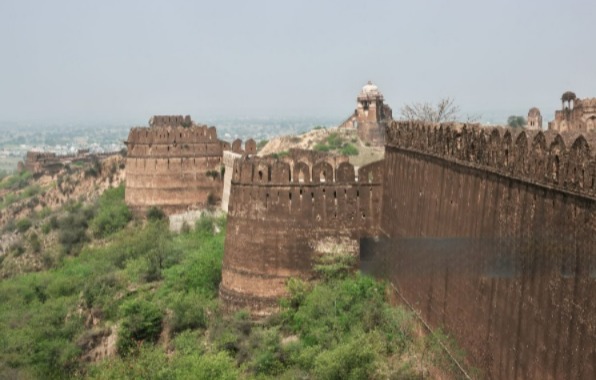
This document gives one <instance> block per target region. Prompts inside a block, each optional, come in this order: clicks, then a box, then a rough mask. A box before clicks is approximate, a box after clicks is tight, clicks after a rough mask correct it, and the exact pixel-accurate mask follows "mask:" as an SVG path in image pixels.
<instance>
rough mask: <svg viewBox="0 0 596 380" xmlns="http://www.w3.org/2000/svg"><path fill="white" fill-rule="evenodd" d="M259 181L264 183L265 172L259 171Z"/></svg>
mask: <svg viewBox="0 0 596 380" xmlns="http://www.w3.org/2000/svg"><path fill="white" fill-rule="evenodd" d="M259 181H261V182H262V181H263V171H262V170H259Z"/></svg>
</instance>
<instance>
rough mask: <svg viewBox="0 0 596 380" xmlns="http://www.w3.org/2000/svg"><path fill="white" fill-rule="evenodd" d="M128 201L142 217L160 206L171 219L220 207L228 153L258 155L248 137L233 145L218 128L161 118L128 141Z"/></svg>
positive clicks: (180, 118)
mask: <svg viewBox="0 0 596 380" xmlns="http://www.w3.org/2000/svg"><path fill="white" fill-rule="evenodd" d="M125 144H126V146H127V148H128V151H127V158H126V193H125V194H126V195H125V199H126V203H127V204H128V205H129V207H130V208H131V209H132V210H133V212H135V213H137V214H142V213H144V212H146V211H147V209H149V208H150V207H157V208H160V209H161V210H163V211H164V212H165V213H166V214H167V215H170V216H171V215H174V214H178V213H183V212H185V211H190V210H195V209H204V208H206V207H211V206H216V205H217V204H218V203H219V202H220V201H221V196H222V193H223V191H222V190H223V186H224V181H223V175H224V162H223V152H224V151H233V152H235V153H238V154H240V155H245V154H249V155H250V154H255V153H256V142H255V141H254V140H253V139H249V140H247V141H246V143H245V144H244V148H243V147H242V140H239V139H238V140H235V141H234V142H233V143H232V144H231V145H230V144H229V143H228V142H226V141H222V140H219V139H218V137H217V130H216V128H215V127H208V126H206V125H201V124H197V123H195V122H193V121H192V119H191V117H190V116H188V115H186V116H182V115H156V116H153V117H151V119H150V120H149V127H135V128H132V129H131V130H130V132H129V135H128V139H127V141H126V142H125Z"/></svg>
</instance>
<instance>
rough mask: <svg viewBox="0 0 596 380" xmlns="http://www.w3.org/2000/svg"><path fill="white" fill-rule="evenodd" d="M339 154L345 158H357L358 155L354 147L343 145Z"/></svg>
mask: <svg viewBox="0 0 596 380" xmlns="http://www.w3.org/2000/svg"><path fill="white" fill-rule="evenodd" d="M340 152H341V154H343V155H345V156H357V155H358V153H359V152H358V148H356V147H355V146H354V145H352V144H346V145H344V146H343V147H342V148H341V150H340Z"/></svg>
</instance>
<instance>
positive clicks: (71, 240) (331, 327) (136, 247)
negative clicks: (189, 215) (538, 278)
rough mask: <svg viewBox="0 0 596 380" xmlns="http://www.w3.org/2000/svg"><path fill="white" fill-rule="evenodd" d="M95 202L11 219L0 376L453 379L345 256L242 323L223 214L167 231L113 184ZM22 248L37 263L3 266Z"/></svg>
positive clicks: (400, 312) (412, 323)
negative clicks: (232, 302) (226, 267)
mask: <svg viewBox="0 0 596 380" xmlns="http://www.w3.org/2000/svg"><path fill="white" fill-rule="evenodd" d="M98 193H99V191H98ZM92 198H93V197H90V199H81V200H78V199H68V200H67V201H66V203H65V204H64V205H63V206H57V207H55V208H54V209H51V210H49V211H44V212H43V213H39V214H38V215H37V216H36V217H35V218H33V216H30V218H31V219H32V222H31V224H30V225H29V227H27V228H25V227H26V226H23V223H17V226H18V227H17V230H16V232H15V233H16V234H18V235H19V236H20V237H21V242H22V244H23V250H24V251H23V252H20V253H19V251H14V250H11V251H8V252H7V253H5V254H4V255H3V256H2V257H3V258H4V260H3V261H1V262H0V270H2V271H4V274H5V278H4V279H3V280H0V302H1V304H2V306H3V307H2V308H1V309H0V342H2V344H1V345H0V378H15V379H31V378H40V379H52V378H55V379H64V378H90V379H115V378H117V379H139V378H143V379H185V378H188V379H190V378H192V379H203V378H204V379H218V378H221V379H236V378H247V379H248V378H259V379H268V378H272V379H273V378H275V379H277V378H287V379H290V378H305V379H310V378H317V379H319V378H320V379H333V378H358V379H359V378H422V377H423V376H424V377H426V376H428V375H429V374H430V375H431V376H433V377H435V378H437V377H444V376H446V377H444V378H449V377H450V376H451V375H449V373H450V370H451V366H450V365H449V362H448V361H447V360H446V357H445V356H444V354H443V353H442V351H441V350H440V348H439V345H438V344H437V341H436V339H435V335H434V334H431V335H428V336H427V335H425V334H424V333H423V332H424V330H423V329H422V327H421V326H420V325H419V324H418V322H417V320H416V319H415V318H414V316H413V315H412V314H410V313H409V312H407V311H405V310H404V309H403V308H401V307H393V306H391V304H390V303H389V300H390V299H391V298H392V296H391V291H390V289H389V288H387V287H386V285H385V284H384V283H380V282H377V281H375V280H373V279H372V278H369V277H366V276H363V275H360V274H358V273H354V272H353V271H352V270H351V269H350V268H351V267H352V264H351V263H349V262H346V261H344V260H343V259H341V260H339V261H338V260H337V258H334V257H331V258H326V259H324V260H322V261H321V262H320V263H319V264H318V265H317V267H316V270H317V272H318V273H319V280H318V281H316V282H314V283H304V282H302V281H299V280H292V281H290V282H289V283H288V287H289V290H290V294H291V296H290V297H289V298H288V299H285V300H283V301H282V303H281V313H280V314H277V315H274V316H272V317H270V318H268V319H266V320H261V321H251V320H250V318H249V315H248V313H246V312H238V313H235V314H232V315H229V314H226V313H225V311H224V310H222V308H221V306H220V303H219V300H218V298H217V294H218V287H219V282H220V280H221V265H222V256H223V242H224V236H225V231H226V221H225V219H221V218H203V219H201V220H199V221H198V222H197V225H196V227H195V229H194V230H185V231H184V232H182V233H180V234H174V233H171V232H170V231H169V230H168V227H167V223H166V222H165V221H164V220H163V216H162V215H161V214H160V213H159V212H157V211H155V210H154V211H152V212H151V213H150V214H149V219H148V220H141V219H133V217H132V215H131V213H130V211H129V210H128V208H127V207H126V205H125V204H124V187H123V185H120V186H118V187H111V188H109V189H107V190H105V191H104V192H103V193H102V194H101V196H99V198H95V199H92ZM46 210H48V208H46ZM35 236H37V237H35ZM36 241H37V242H41V241H43V244H39V245H38V243H36ZM25 254H27V255H31V256H35V255H36V256H38V257H40V262H41V265H40V266H39V267H36V268H29V269H28V270H27V271H25V270H7V268H13V267H12V266H9V267H6V265H7V264H8V263H10V262H12V261H13V259H14V258H18V257H19V256H20V255H25ZM340 258H341V257H340ZM11 265H12V264H11ZM33 269H35V270H36V271H35V272H31V270H33ZM25 272H28V273H25ZM438 333H439V334H440V332H438Z"/></svg>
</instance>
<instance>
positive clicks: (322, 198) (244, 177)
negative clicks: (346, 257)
mask: <svg viewBox="0 0 596 380" xmlns="http://www.w3.org/2000/svg"><path fill="white" fill-rule="evenodd" d="M300 157H301V158H302V159H306V156H305V155H301V156H300ZM325 158H326V159H327V158H328V157H325ZM292 169H293V172H292ZM350 170H351V172H350ZM336 171H337V172H338V173H340V174H338V175H339V179H340V180H341V181H338V180H336V178H337V176H336V174H335V173H336ZM311 176H312V177H313V178H317V179H320V178H322V177H323V178H324V179H325V180H324V181H323V182H321V181H317V182H310V181H309V178H311ZM379 180H380V178H377V179H376V181H374V182H372V181H371V182H370V183H365V184H361V183H359V182H357V181H356V175H355V171H354V168H353V166H352V165H350V164H348V163H345V162H344V163H340V164H339V166H338V167H337V168H334V167H333V166H332V165H331V164H330V163H329V162H327V161H326V160H322V161H318V162H315V163H314V164H313V165H312V166H310V165H308V164H307V163H306V162H302V161H300V162H288V161H284V160H277V159H268V158H251V159H247V158H243V159H238V160H236V161H235V165H234V176H233V179H232V187H231V192H230V201H229V207H228V233H227V235H226V242H225V253H224V265H223V271H222V285H221V294H222V295H224V296H223V298H222V299H223V300H224V303H225V304H226V305H227V307H228V308H230V309H232V310H234V309H238V308H248V309H249V310H251V312H252V313H253V314H254V315H263V314H267V313H271V312H272V311H273V310H274V309H275V308H274V307H273V309H272V308H271V307H272V306H271V305H272V303H271V302H272V301H275V300H277V299H279V298H280V297H281V296H283V295H285V294H286V290H285V282H286V281H287V280H288V278H290V277H299V278H303V279H309V278H311V277H312V276H313V271H312V266H313V260H314V257H316V256H317V255H319V254H321V250H320V242H321V241H328V242H329V245H334V243H333V242H335V243H337V244H340V243H341V244H343V246H350V247H351V248H350V252H351V253H353V254H355V255H357V249H356V250H355V251H353V250H354V248H353V247H357V246H358V244H357V239H358V237H359V236H362V235H364V234H367V236H368V235H369V234H376V233H377V231H376V229H377V227H378V225H379V216H380V214H379V211H378V210H371V207H373V208H374V207H376V208H379V207H380V204H379V202H380V200H381V188H380V182H379ZM346 239H347V241H351V242H352V244H348V245H346V244H344V243H342V242H343V241H344V240H346ZM317 247H319V248H317ZM230 294H233V295H235V296H234V297H232V296H230ZM255 305H257V306H255ZM258 305H261V306H258ZM263 305H265V306H263ZM273 305H274V306H275V305H276V302H273ZM255 307H256V308H255ZM258 307H265V309H259V308H258Z"/></svg>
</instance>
